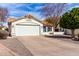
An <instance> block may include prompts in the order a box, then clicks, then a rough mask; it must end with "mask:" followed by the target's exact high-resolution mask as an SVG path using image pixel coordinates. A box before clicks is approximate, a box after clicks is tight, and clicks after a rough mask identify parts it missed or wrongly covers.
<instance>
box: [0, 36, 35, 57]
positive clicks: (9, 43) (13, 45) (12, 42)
mask: <svg viewBox="0 0 79 59" xmlns="http://www.w3.org/2000/svg"><path fill="white" fill-rule="evenodd" d="M0 43H1V44H2V45H4V46H5V47H7V48H8V49H10V50H11V51H12V52H14V53H16V54H18V55H19V56H33V55H32V53H31V52H30V51H29V50H28V49H27V48H26V47H25V46H24V45H23V44H22V43H21V42H20V41H19V40H17V39H16V38H8V39H3V40H2V39H1V40H0Z"/></svg>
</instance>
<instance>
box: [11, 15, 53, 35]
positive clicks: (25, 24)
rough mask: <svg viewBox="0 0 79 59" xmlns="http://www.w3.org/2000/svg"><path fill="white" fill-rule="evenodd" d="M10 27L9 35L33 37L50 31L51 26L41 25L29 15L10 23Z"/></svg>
mask: <svg viewBox="0 0 79 59" xmlns="http://www.w3.org/2000/svg"><path fill="white" fill-rule="evenodd" d="M11 27H12V29H11V35H15V36H35V35H42V34H43V32H48V31H52V27H51V26H47V25H45V24H43V23H42V22H41V21H39V20H38V19H36V18H35V17H33V16H32V15H30V14H29V15H26V16H24V17H21V18H19V19H17V21H15V22H12V26H11Z"/></svg>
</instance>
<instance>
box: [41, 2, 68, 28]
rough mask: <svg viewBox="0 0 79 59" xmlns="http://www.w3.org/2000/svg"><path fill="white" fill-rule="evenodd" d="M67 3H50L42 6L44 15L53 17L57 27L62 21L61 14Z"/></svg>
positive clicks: (54, 24)
mask: <svg viewBox="0 0 79 59" xmlns="http://www.w3.org/2000/svg"><path fill="white" fill-rule="evenodd" d="M66 5H67V4H66V3H48V4H46V5H45V6H44V7H43V8H42V14H43V16H45V17H46V18H49V19H51V20H52V21H53V22H54V23H53V26H54V28H56V27H57V25H58V23H59V21H60V16H61V15H62V14H63V12H64V10H65V8H66Z"/></svg>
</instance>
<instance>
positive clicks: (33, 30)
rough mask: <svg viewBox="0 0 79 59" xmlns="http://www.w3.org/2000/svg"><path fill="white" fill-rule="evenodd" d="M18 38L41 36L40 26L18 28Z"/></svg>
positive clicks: (16, 29)
mask: <svg viewBox="0 0 79 59" xmlns="http://www.w3.org/2000/svg"><path fill="white" fill-rule="evenodd" d="M15 32H16V36H25V35H27V36H33V35H39V34H40V29H39V26H18V25H17V26H16V27H15Z"/></svg>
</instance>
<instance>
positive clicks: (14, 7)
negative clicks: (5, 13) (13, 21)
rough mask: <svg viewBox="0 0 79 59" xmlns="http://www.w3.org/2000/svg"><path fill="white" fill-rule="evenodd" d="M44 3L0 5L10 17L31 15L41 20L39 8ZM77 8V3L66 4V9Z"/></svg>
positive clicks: (78, 4)
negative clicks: (7, 11) (6, 9)
mask: <svg viewBox="0 0 79 59" xmlns="http://www.w3.org/2000/svg"><path fill="white" fill-rule="evenodd" d="M44 5H45V4H44V3H0V6H1V7H5V8H8V10H9V15H10V17H15V18H18V17H21V16H24V15H27V14H32V15H34V16H35V17H36V18H38V19H42V18H43V17H41V14H40V10H39V9H40V8H41V7H43V6H44ZM73 7H79V3H68V9H72V8H73Z"/></svg>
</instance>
